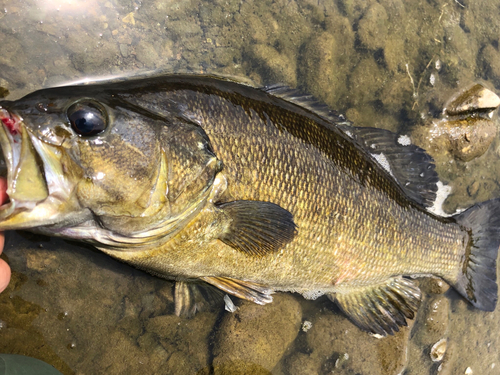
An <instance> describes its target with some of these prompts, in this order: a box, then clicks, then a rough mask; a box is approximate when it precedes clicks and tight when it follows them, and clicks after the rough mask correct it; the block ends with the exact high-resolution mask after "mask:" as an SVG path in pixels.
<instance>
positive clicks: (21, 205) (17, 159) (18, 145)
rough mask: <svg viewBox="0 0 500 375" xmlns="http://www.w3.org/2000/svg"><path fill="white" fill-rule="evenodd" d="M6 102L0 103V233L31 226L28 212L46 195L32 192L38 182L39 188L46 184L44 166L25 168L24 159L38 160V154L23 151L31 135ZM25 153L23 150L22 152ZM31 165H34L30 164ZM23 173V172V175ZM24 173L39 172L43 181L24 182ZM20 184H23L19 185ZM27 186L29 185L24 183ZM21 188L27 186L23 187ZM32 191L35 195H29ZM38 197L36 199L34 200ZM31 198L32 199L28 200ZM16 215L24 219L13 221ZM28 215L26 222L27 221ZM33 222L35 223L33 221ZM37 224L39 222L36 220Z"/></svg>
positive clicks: (25, 180) (28, 180) (35, 191)
mask: <svg viewBox="0 0 500 375" xmlns="http://www.w3.org/2000/svg"><path fill="white" fill-rule="evenodd" d="M5 104H6V102H0V148H1V154H2V158H3V161H4V164H5V168H4V169H5V172H6V173H3V175H2V177H5V178H6V182H7V183H6V185H7V188H6V191H5V194H6V195H7V199H6V201H5V202H4V203H3V204H2V205H1V206H0V230H6V229H25V228H28V227H31V226H32V225H31V218H30V217H29V214H28V215H26V214H27V213H29V212H31V211H32V210H33V209H34V208H35V207H36V206H37V205H38V204H39V203H40V202H42V201H43V200H45V198H47V194H43V196H40V190H39V189H38V187H37V186H36V184H35V185H34V186H35V188H34V190H32V189H33V188H32V185H31V183H32V182H35V181H38V182H39V183H41V184H42V185H44V184H45V187H46V181H45V178H44V176H43V166H41V165H40V164H39V163H38V162H35V164H34V168H35V169H34V170H31V169H30V168H28V169H25V167H26V163H25V161H26V160H30V161H33V159H32V158H34V160H37V157H38V156H37V152H36V151H32V152H31V153H30V152H28V153H27V152H26V149H27V148H28V149H31V148H32V145H31V144H30V145H28V144H27V143H31V140H30V138H31V137H30V132H29V131H28V129H27V127H26V126H25V124H24V123H23V118H22V117H21V116H19V115H18V114H17V113H15V112H14V111H12V110H10V109H9V108H8V106H7V108H6V105H5ZM23 150H24V151H23ZM32 165H33V164H32ZM22 171H24V173H23V172H22ZM26 171H28V175H31V174H30V172H33V171H35V173H40V174H41V176H42V180H41V181H40V179H37V178H36V177H34V176H33V177H31V178H28V179H26V176H27V174H26ZM20 181H22V182H23V184H21V185H20V184H19V182H20ZM27 183H28V184H27ZM22 186H28V188H24V191H23V187H22ZM31 192H33V193H34V195H33V196H31ZM37 195H38V197H37ZM31 197H33V199H30V198H31ZM18 214H23V217H24V220H21V221H19V220H16V217H17V216H18ZM26 216H28V220H26V219H27V218H26ZM35 221H36V220H35ZM38 221H39V220H38Z"/></svg>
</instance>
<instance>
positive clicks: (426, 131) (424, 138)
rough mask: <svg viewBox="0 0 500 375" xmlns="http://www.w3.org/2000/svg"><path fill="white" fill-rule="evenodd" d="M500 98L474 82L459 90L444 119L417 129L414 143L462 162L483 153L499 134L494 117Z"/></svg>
mask: <svg viewBox="0 0 500 375" xmlns="http://www.w3.org/2000/svg"><path fill="white" fill-rule="evenodd" d="M499 105H500V98H499V97H498V96H497V95H496V94H495V93H493V92H492V91H490V90H488V89H486V88H485V87H483V86H482V85H474V86H472V87H470V88H469V89H467V90H465V91H463V92H461V93H459V95H458V96H456V97H455V98H453V99H452V100H451V101H450V102H449V103H448V104H447V105H446V106H445V109H444V113H445V114H446V116H444V117H443V118H442V119H441V120H434V121H432V122H431V123H430V124H429V125H426V126H423V127H419V128H417V129H416V130H415V131H414V133H413V134H412V138H415V143H417V144H419V145H420V146H422V147H423V148H424V149H429V150H435V151H438V152H448V153H450V154H451V155H452V156H453V157H454V158H456V159H458V160H461V161H466V162H468V161H471V160H473V159H475V158H477V157H479V156H481V155H483V154H484V153H485V152H486V151H487V150H488V148H489V146H490V144H491V143H492V142H493V139H495V137H496V135H497V133H498V127H497V124H496V123H495V121H493V120H492V118H493V115H494V111H495V109H496V108H497V107H498V106H499Z"/></svg>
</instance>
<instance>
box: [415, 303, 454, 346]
mask: <svg viewBox="0 0 500 375" xmlns="http://www.w3.org/2000/svg"><path fill="white" fill-rule="evenodd" d="M449 311H450V303H449V300H448V298H447V297H445V296H442V295H438V296H435V297H433V298H429V299H427V300H424V302H423V304H422V306H421V307H420V309H419V312H418V315H417V319H418V321H417V326H418V330H416V332H415V334H414V340H415V342H416V343H417V344H418V345H419V346H421V347H425V348H427V347H430V346H432V345H434V344H435V343H436V342H437V341H439V340H441V339H443V338H444V337H446V334H447V332H448V323H449V317H448V315H449Z"/></svg>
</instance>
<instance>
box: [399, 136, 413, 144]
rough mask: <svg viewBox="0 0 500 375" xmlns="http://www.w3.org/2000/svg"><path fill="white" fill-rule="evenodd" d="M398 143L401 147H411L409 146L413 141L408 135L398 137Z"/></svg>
mask: <svg viewBox="0 0 500 375" xmlns="http://www.w3.org/2000/svg"><path fill="white" fill-rule="evenodd" d="M398 143H399V144H400V145H401V146H409V145H411V139H410V137H408V136H407V135H400V136H399V137H398Z"/></svg>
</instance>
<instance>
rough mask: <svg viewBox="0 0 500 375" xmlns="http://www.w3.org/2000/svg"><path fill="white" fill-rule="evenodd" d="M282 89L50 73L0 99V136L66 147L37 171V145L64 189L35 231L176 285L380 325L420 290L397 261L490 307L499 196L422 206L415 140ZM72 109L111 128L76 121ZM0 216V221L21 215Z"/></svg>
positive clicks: (375, 328)
mask: <svg viewBox="0 0 500 375" xmlns="http://www.w3.org/2000/svg"><path fill="white" fill-rule="evenodd" d="M75 92H78V93H79V95H78V96H75ZM294 94H296V93H295V92H292V91H290V90H286V89H283V88H271V89H268V90H258V89H254V88H251V87H248V86H243V85H239V84H237V83H234V82H230V81H225V80H220V79H216V78H210V77H196V76H170V77H168V76H167V77H162V78H160V79H149V80H139V81H131V82H120V83H109V84H101V85H95V86H81V87H79V86H75V87H63V88H56V89H50V90H45V91H40V92H38V93H34V94H32V95H30V96H28V97H26V98H24V99H23V100H21V101H19V102H14V103H9V102H0V105H1V106H2V107H5V108H6V111H4V112H3V113H0V115H2V116H3V117H2V118H1V119H2V121H3V122H4V124H5V127H4V133H5V135H3V138H2V139H0V141H2V147H4V148H5V147H7V148H8V147H10V146H8V144H7V143H8V141H7V140H6V139H7V138H9V137H11V138H15V137H19V135H18V134H17V133H16V132H18V131H19V132H20V133H22V134H25V133H23V131H24V130H23V129H25V128H26V129H27V130H26V132H27V133H29V137H30V139H31V143H32V145H33V146H32V147H33V148H34V149H36V150H37V152H38V153H44V152H45V151H43V150H44V149H43V147H45V146H43V145H44V144H45V143H44V142H49V143H50V142H52V143H51V147H52V148H54V149H57V150H59V151H57V152H53V153H56V154H57V153H60V154H61V155H67V157H60V161H59V162H58V163H59V164H60V165H61V167H58V166H59V164H57V163H56V164H57V165H56V164H55V165H56V167H52V166H50V168H52V169H50V170H48V168H49V167H48V165H49V164H50V162H49V159H50V158H49V157H43V156H42V159H43V161H44V168H45V176H49V175H51V173H52V174H54V173H55V172H54V170H56V171H65V170H68V169H69V170H72V171H73V172H72V174H71V176H72V177H71V179H69V178H68V179H66V180H64V181H66V183H67V184H68V186H71V188H70V189H69V190H70V191H71V193H68V197H69V198H68V201H69V202H72V203H71V205H65V206H64V209H63V208H61V209H59V211H64V210H66V211H67V212H66V211H65V216H64V217H63V219H59V221H57V220H56V219H53V220H52V221H51V223H50V225H42V224H43V223H42V224H40V222H41V220H40V219H37V220H38V221H37V225H33V227H35V228H34V230H37V231H41V232H43V233H50V234H55V235H61V236H65V237H70V238H79V239H82V240H85V241H89V242H91V243H93V244H95V245H96V246H97V247H98V248H99V249H101V250H102V251H104V252H106V253H108V254H110V255H112V256H113V257H115V258H118V259H120V260H123V261H125V262H128V263H131V264H133V265H135V266H137V267H139V268H141V269H145V270H147V271H149V272H151V273H153V274H156V275H159V276H162V277H165V278H169V279H175V280H177V281H179V282H180V283H179V285H180V286H179V288H178V291H179V293H177V289H176V294H179V295H180V296H182V295H183V293H184V292H183V291H184V289H183V288H184V286H185V285H187V284H185V283H186V282H191V281H196V280H203V281H205V282H208V283H209V284H212V285H214V286H216V287H218V288H219V289H222V290H223V291H225V292H227V293H229V294H233V295H235V296H238V297H241V298H245V299H248V300H252V301H254V302H257V303H261V304H264V303H268V302H270V301H271V300H272V298H271V297H270V294H271V293H272V292H273V291H295V292H299V293H301V294H303V295H304V296H305V297H306V298H316V297H318V296H320V295H323V294H326V295H328V297H329V298H331V299H332V300H336V302H337V303H338V304H339V305H340V307H341V308H342V309H343V310H344V311H345V312H346V313H347V315H348V316H349V317H350V318H351V319H352V320H353V321H354V322H356V323H357V324H358V325H359V326H360V327H362V328H363V329H366V330H369V331H372V332H376V333H380V334H386V333H393V332H394V331H397V330H398V326H401V325H404V324H406V320H405V318H412V317H413V316H414V311H416V309H417V307H418V304H419V301H420V291H419V289H418V287H417V286H416V285H415V284H414V282H413V281H411V280H409V279H406V278H402V276H422V275H431V274H432V275H436V276H439V277H442V278H444V279H445V280H446V281H448V282H449V283H450V284H452V285H453V286H454V287H455V288H456V289H457V290H458V291H459V292H460V293H461V294H462V295H463V296H464V297H466V298H467V299H468V300H469V301H471V303H473V304H474V305H475V306H476V307H478V308H481V309H484V310H492V309H494V307H495V305H496V299H497V285H496V254H497V250H498V246H499V244H500V233H499V232H500V202H499V201H496V200H493V201H489V202H485V203H483V204H480V205H476V206H474V207H472V208H471V209H469V210H467V211H465V212H464V213H462V214H460V215H456V216H453V217H450V218H443V217H438V216H436V215H434V214H432V213H430V212H428V211H427V210H426V208H425V207H428V206H430V205H431V203H432V200H433V199H434V198H435V192H436V189H437V187H436V182H437V175H436V173H435V171H434V166H433V165H432V159H431V158H430V157H429V156H428V155H427V154H425V152H424V151H423V150H421V149H419V148H418V147H416V146H413V145H408V144H406V143H405V142H399V140H398V137H397V136H396V135H395V134H393V133H390V132H388V131H384V130H380V129H368V128H355V127H352V126H350V124H348V123H347V122H345V120H344V119H343V118H342V117H341V116H337V115H336V114H335V113H332V112H328V111H326V110H325V109H324V108H321V107H320V108H316V107H314V105H312V104H311V103H308V102H307V100H304V99H303V98H302V99H301V103H302V104H303V105H304V106H301V105H298V104H297V102H298V100H296V98H295V99H294V98H293V95H294ZM68 98H69V99H68ZM299 99H300V98H299ZM26 103H28V104H26ZM32 107H36V108H50V110H48V111H47V112H48V115H50V114H51V113H55V115H52V116H59V117H57V118H58V119H59V118H60V119H62V120H60V122H63V123H64V122H65V124H64V126H63V125H53V123H54V122H55V120H54V118H49V119H48V120H47V119H46V118H45V117H46V116H45V117H44V116H41V115H39V114H38V113H36V111H34V110H32V109H30V108H32ZM26 108H28V109H26ZM33 113H35V115H33ZM89 113H90V115H92V116H94V117H88V116H90V115H89ZM106 113H108V114H106ZM82 114H83V115H85V116H87V117H85V118H86V119H89V118H90V119H93V118H95V116H97V118H100V116H102V119H101V120H99V121H100V122H99V121H97V123H98V124H99V126H100V125H102V124H104V125H106V123H109V126H108V127H109V129H106V130H103V131H102V132H101V131H99V132H94V133H85V132H87V129H86V127H85V126H86V125H85V124H84V126H83V128H81V129H80V128H79V126H80V125H81V124H83V123H82V122H81V121H83V120H82V119H83V117H82V116H83V115H82ZM9 116H10V117H9ZM16 116H17V117H16ZM21 117H22V118H24V120H19V118H21ZM11 119H13V120H11ZM14 120H15V121H14ZM12 121H14V122H13V123H14V128H12V127H9V126H7V123H9V124H10V123H12ZM30 121H31V123H32V124H31V126H30V124H29V122H30ZM89 121H90V123H93V122H92V121H94V120H89ZM18 123H19V124H18ZM16 126H18V127H19V129H20V130H17V129H18V128H16ZM45 128H48V130H47V129H45ZM12 129H14V130H12ZM40 129H42V130H40ZM75 131H76V132H77V133H78V134H80V136H76V135H71V136H68V135H66V133H68V134H69V133H72V132H75ZM82 133H83V134H82ZM9 134H10V135H9ZM0 135H1V134H0ZM26 137H27V136H25V138H26ZM45 138H47V139H48V141H46V140H45ZM9 139H10V138H9ZM23 139H24V138H23ZM10 142H11V143H12V140H11V141H10ZM13 149H14V148H13ZM4 153H5V151H4ZM14 154H15V151H14ZM13 159H15V157H14V158H13ZM11 164H13V162H11ZM32 164H33V163H32ZM27 165H28V164H27ZM29 165H31V164H29ZM50 165H51V164H50ZM11 169H13V170H14V169H15V168H13V167H12V168H11ZM18 169H19V168H18ZM61 173H62V172H61ZM11 174H12V175H14V174H15V173H14V172H12V173H11ZM47 179H49V178H47ZM70 180H71V181H75V182H72V183H70V182H68V181H70ZM135 181H136V182H135ZM18 185H20V184H18ZM47 186H48V188H47V189H48V192H45V193H44V194H45V195H47V194H48V196H49V198H51V197H52V196H54V197H56V195H57V194H56V195H54V194H52V193H51V191H52V190H51V187H50V186H51V185H50V184H49V183H47ZM52 189H53V188H52ZM15 194H16V192H15V189H14V188H11V189H10V190H9V196H11V200H12V201H15V200H16V195H15ZM19 194H21V193H19ZM44 194H41V196H44ZM49 198H47V199H45V201H47V200H48V199H49ZM54 199H55V198H54ZM20 200H21V199H20ZM45 201H43V202H45ZM43 202H42V203H38V206H43ZM70 206H71V209H68V208H67V207H70ZM74 207H78V210H79V211H78V212H77V213H75V208H74ZM20 215H22V214H20ZM4 216H5V217H6V219H4V222H3V223H0V229H13V228H18V227H22V228H29V225H28V224H24V223H25V222H26V221H27V220H25V219H23V220H18V221H15V220H17V219H11V218H10V217H9V216H8V215H4ZM78 218H82V219H81V220H80V221H78ZM19 223H21V224H19ZM186 290H187V289H186ZM186 293H187V294H189V292H186ZM184 294H185V293H184ZM187 299H189V298H187ZM180 310H182V309H181V308H179V310H178V311H180Z"/></svg>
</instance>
